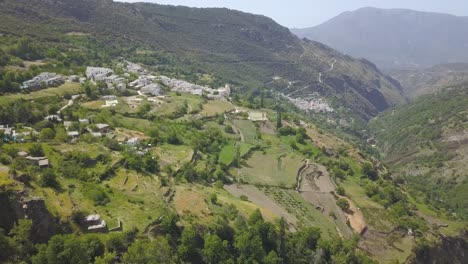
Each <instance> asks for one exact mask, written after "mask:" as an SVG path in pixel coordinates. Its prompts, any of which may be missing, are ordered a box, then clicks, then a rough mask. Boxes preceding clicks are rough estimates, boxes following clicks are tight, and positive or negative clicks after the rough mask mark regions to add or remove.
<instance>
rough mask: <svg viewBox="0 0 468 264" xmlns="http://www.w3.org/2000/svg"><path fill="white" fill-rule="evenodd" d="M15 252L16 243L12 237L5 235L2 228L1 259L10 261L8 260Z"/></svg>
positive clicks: (0, 241)
mask: <svg viewBox="0 0 468 264" xmlns="http://www.w3.org/2000/svg"><path fill="white" fill-rule="evenodd" d="M14 254H15V245H14V242H13V240H12V239H11V238H9V237H7V236H5V234H4V233H3V229H1V228H0V259H1V260H3V261H5V262H6V263H8V260H9V259H10V258H12V257H13V255H14Z"/></svg>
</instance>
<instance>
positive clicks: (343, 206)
mask: <svg viewBox="0 0 468 264" xmlns="http://www.w3.org/2000/svg"><path fill="white" fill-rule="evenodd" d="M336 205H338V206H339V207H340V208H341V210H344V211H346V210H348V209H349V202H348V200H346V199H343V198H339V199H338V201H336Z"/></svg>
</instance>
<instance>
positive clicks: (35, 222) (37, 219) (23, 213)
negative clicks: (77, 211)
mask: <svg viewBox="0 0 468 264" xmlns="http://www.w3.org/2000/svg"><path fill="white" fill-rule="evenodd" d="M0 215H1V217H0V228H2V229H4V230H6V231H7V232H8V231H9V230H10V229H12V228H13V226H14V225H15V224H16V223H17V222H18V220H20V219H30V220H31V221H32V227H31V239H32V241H33V242H34V243H44V242H47V241H48V240H49V239H50V238H51V237H52V236H54V235H56V234H61V233H69V232H71V229H70V227H69V226H68V224H66V223H63V222H61V221H60V219H59V218H57V217H54V216H53V215H52V214H51V213H50V212H49V211H48V210H47V207H46V204H45V202H44V200H43V199H41V198H39V197H33V198H31V197H28V194H27V193H26V192H25V191H21V192H12V191H4V192H0Z"/></svg>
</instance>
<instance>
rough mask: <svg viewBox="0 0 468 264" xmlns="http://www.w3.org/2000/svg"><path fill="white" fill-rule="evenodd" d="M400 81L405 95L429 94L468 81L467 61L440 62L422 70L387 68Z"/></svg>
mask: <svg viewBox="0 0 468 264" xmlns="http://www.w3.org/2000/svg"><path fill="white" fill-rule="evenodd" d="M386 72H387V73H388V74H389V75H390V76H392V77H393V78H395V79H396V80H398V81H399V82H400V83H401V86H402V87H403V93H404V95H405V96H406V97H409V98H415V97H417V96H421V95H425V94H430V93H433V92H436V91H439V90H440V89H442V88H444V87H446V86H451V85H457V84H462V83H464V82H467V81H468V63H452V64H441V65H437V66H434V67H431V68H427V69H424V70H396V69H394V70H389V71H386Z"/></svg>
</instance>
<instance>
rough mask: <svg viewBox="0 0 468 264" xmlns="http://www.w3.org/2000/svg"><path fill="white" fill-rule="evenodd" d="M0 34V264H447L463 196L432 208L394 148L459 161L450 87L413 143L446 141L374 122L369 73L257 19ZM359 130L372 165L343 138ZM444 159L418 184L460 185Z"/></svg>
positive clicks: (238, 15) (112, 10) (36, 26)
mask: <svg viewBox="0 0 468 264" xmlns="http://www.w3.org/2000/svg"><path fill="white" fill-rule="evenodd" d="M0 15H1V20H2V22H3V23H0V216H1V217H0V262H1V263H3V262H6V263H32V264H48V263H76V264H88V263H97V264H102V263H105V264H116V263H168V264H171V263H194V264H205V263H206V264H213V263H225V264H227V263H243V264H244V263H245V264H250V263H259V264H260V263H265V264H278V263H284V264H306V263H312V262H313V263H356V264H361V263H362V264H374V263H377V262H378V263H404V262H411V261H413V262H417V261H421V262H424V261H430V260H438V259H443V258H444V257H443V254H442V253H440V252H441V251H444V249H445V248H447V247H453V250H450V251H449V253H447V254H452V255H453V256H451V258H450V259H451V260H452V259H453V262H457V261H458V262H461V263H463V262H464V255H463V253H464V252H463V245H464V244H463V243H464V241H462V240H460V239H463V238H460V233H461V232H464V230H465V229H466V221H465V220H466V219H465V218H464V213H465V211H464V208H461V209H460V205H464V203H463V202H460V199H462V198H463V196H462V195H464V193H466V192H464V188H465V185H463V184H464V183H463V182H462V183H460V184H459V185H457V186H456V188H461V192H460V196H454V197H455V198H454V199H453V200H450V202H446V201H448V200H442V202H443V203H442V202H441V199H439V200H437V199H436V202H433V201H432V200H431V199H430V198H431V197H429V198H428V199H420V197H423V195H420V193H425V192H426V190H425V189H423V190H421V189H417V188H416V187H418V185H417V184H415V182H412V181H411V179H410V178H406V177H405V178H404V180H402V179H401V177H398V176H399V174H400V171H399V169H401V168H404V166H405V163H404V162H405V161H406V160H403V161H400V160H398V158H399V157H401V155H403V154H405V153H404V152H403V150H406V149H405V146H402V145H399V142H400V141H402V142H404V143H405V144H407V146H411V144H416V143H419V142H420V141H421V142H423V140H422V139H420V137H419V135H421V137H422V138H424V137H429V138H430V139H431V140H432V141H434V146H433V145H432V143H431V142H427V141H424V142H423V143H425V144H426V145H430V146H431V148H432V150H434V151H435V150H439V149H437V147H439V145H440V146H441V147H443V148H445V149H447V148H448V147H451V148H453V149H455V148H457V151H459V150H460V151H466V150H465V149H464V147H463V145H464V144H463V143H464V140H465V139H466V138H465V135H464V134H462V133H461V132H460V131H464V130H466V129H465V123H466V121H465V112H463V111H464V110H462V109H464V108H463V105H464V104H465V102H464V101H463V100H464V99H463V98H466V93H465V90H466V89H463V88H464V87H459V88H454V89H453V91H456V92H452V93H450V94H449V95H444V96H442V99H444V100H445V104H443V103H440V104H435V103H434V106H436V107H437V108H440V111H439V112H441V113H444V114H443V115H442V114H441V116H440V119H437V120H430V123H431V124H438V123H437V122H438V121H440V122H446V120H453V122H452V123H453V124H452V123H450V124H449V125H447V126H439V125H434V126H435V128H437V129H434V130H433V131H435V132H434V133H435V134H432V133H431V130H428V129H424V130H421V131H419V130H418V131H416V130H411V129H412V127H411V124H407V123H405V122H406V121H407V119H405V117H404V116H400V117H399V118H400V119H401V120H402V121H401V122H400V120H393V119H391V118H392V117H393V115H392V114H391V113H390V114H389V113H387V112H384V113H383V114H381V115H379V113H381V112H382V111H386V109H388V108H390V109H394V108H395V105H396V104H401V103H403V102H404V99H403V96H402V88H401V86H400V84H399V83H398V82H397V81H395V80H394V79H392V78H390V77H387V76H386V75H384V74H382V73H381V72H380V71H379V69H378V68H377V67H376V66H375V65H374V64H372V63H371V62H369V61H367V60H365V59H360V60H356V59H354V58H352V57H350V56H348V55H343V54H341V53H339V52H338V51H336V50H333V49H331V48H329V47H327V46H325V45H323V44H320V43H318V42H314V41H309V40H300V39H299V38H297V37H295V36H294V35H292V34H291V33H290V32H289V30H288V29H286V28H284V27H282V26H280V25H278V24H276V23H275V22H274V21H272V20H271V19H269V18H266V17H263V16H256V15H251V14H246V13H242V12H238V11H232V10H228V9H196V8H186V7H173V6H161V5H154V4H142V3H138V4H128V3H114V2H113V1H110V0H83V1H75V0H29V1H26V0H17V1H13V0H3V1H1V0H0ZM434 100H435V101H436V99H434ZM444 100H443V101H444ZM447 102H450V103H447ZM402 107H405V106H402ZM424 107H425V108H424ZM424 107H420V108H418V109H416V110H414V109H412V110H411V111H415V112H416V113H418V114H419V113H421V114H422V115H423V119H427V118H428V116H429V117H430V116H432V115H433V113H430V112H428V111H429V110H428V111H427V112H428V113H426V110H425V109H428V108H429V107H428V106H427V105H426V106H424ZM398 109H399V108H398ZM402 109H403V108H402ZM448 109H453V111H455V110H457V111H458V110H459V111H460V113H459V114H458V115H455V116H453V117H451V118H452V119H449V118H447V117H449V116H450V113H449V110H448ZM395 111H396V110H395ZM374 116H378V118H377V119H374V121H373V122H372V125H373V126H372V127H373V129H374V128H375V130H373V133H374V134H376V136H378V137H379V138H381V139H379V140H382V141H381V142H383V139H385V140H388V142H389V143H388V145H389V146H390V147H388V148H383V147H385V146H387V145H386V144H385V146H383V147H382V149H380V148H379V149H377V148H374V147H373V146H371V145H370V144H367V143H366V141H365V138H359V136H360V135H361V134H369V133H370V131H369V130H368V129H364V128H367V122H366V121H367V120H368V119H370V118H372V117H374ZM387 119H388V120H390V121H392V122H393V121H395V122H396V121H398V122H400V123H399V124H401V125H402V127H400V128H399V129H401V130H402V131H393V134H389V135H387V134H385V133H384V132H385V131H387V130H388V131H390V130H391V129H390V128H387V126H389V127H392V128H393V126H392V124H393V123H391V122H390V123H387V122H385V121H386V120H387ZM442 119H443V120H442ZM379 121H382V123H379ZM413 122H421V123H422V125H421V126H423V125H426V124H425V123H424V122H423V121H421V120H419V119H415V120H413ZM444 124H445V123H444ZM406 126H409V128H406ZM379 128H383V129H387V130H382V129H380V130H379ZM425 128H426V127H425ZM415 131H416V132H418V134H417V135H418V137H416V138H413V137H411V133H412V132H415ZM371 132H372V131H371ZM378 132H379V133H381V134H379V133H378ZM400 132H401V134H400ZM405 133H409V135H407V134H405ZM445 133H449V134H448V135H447V139H449V140H452V139H455V140H462V141H461V147H460V148H458V146H456V145H455V144H449V145H448V146H446V145H444V144H445V141H442V142H439V141H438V139H439V137H438V136H439V135H443V136H444V138H445ZM377 134H378V135H377ZM398 135H402V137H403V138H399V137H398ZM405 136H406V137H405ZM440 137H442V136H440ZM405 140H406V141H405ZM368 142H371V140H369V141H368ZM415 142H416V143H415ZM423 146H425V145H423ZM379 150H385V151H387V152H386V153H385V154H386V156H385V157H386V158H387V160H386V162H382V160H381V159H380V157H381V156H380V155H379V153H378V151H379ZM401 153H403V154H401ZM423 154H426V152H423ZM408 155H409V156H410V158H413V157H412V156H411V155H412V152H409V154H408ZM440 157H442V158H445V159H442V160H441V159H440ZM447 157H448V158H450V159H452V160H453V161H458V160H457V158H458V157H459V156H456V155H449V156H444V155H442V154H441V155H439V154H435V157H432V156H430V159H423V160H422V161H421V164H423V165H424V166H426V165H427V164H429V165H432V164H433V163H431V162H432V159H435V160H436V161H437V162H438V163H437V168H439V167H438V166H440V164H442V166H443V167H445V166H447V168H448V169H447V171H448V172H450V171H449V170H453V171H454V173H458V172H459V171H461V172H463V171H462V170H461V169H462V167H454V168H452V167H451V164H448V163H444V162H448V160H447ZM461 157H463V156H462V155H461ZM416 160H417V159H416ZM418 162H419V161H418ZM457 164H458V163H457ZM459 164H461V163H459ZM429 165H427V166H429ZM418 166H420V165H419V163H418ZM421 166H422V165H421ZM457 166H458V165H457ZM460 166H461V165H460ZM459 169H460V170H459ZM447 177H451V175H448V176H447ZM414 179H415V180H417V181H419V180H421V181H422V180H425V179H421V178H417V177H414ZM449 179H450V180H449V181H448V182H443V184H441V186H442V187H441V188H440V189H439V188H432V187H431V188H432V189H431V190H430V191H431V192H432V191H433V192H434V193H435V194H437V195H439V196H438V197H445V196H441V195H442V194H441V192H442V190H443V191H445V190H448V189H449V188H451V187H453V186H455V184H454V182H453V180H452V178H449ZM458 179H461V180H463V178H462V177H459V178H458ZM405 180H406V181H405ZM437 183H440V182H437ZM426 186H429V187H430V186H434V185H431V184H425V185H423V187H426ZM458 186H460V187H458ZM453 213H456V215H455V214H453ZM451 245H453V246H451ZM426 252H428V253H429V254H425V253H426Z"/></svg>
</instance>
